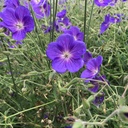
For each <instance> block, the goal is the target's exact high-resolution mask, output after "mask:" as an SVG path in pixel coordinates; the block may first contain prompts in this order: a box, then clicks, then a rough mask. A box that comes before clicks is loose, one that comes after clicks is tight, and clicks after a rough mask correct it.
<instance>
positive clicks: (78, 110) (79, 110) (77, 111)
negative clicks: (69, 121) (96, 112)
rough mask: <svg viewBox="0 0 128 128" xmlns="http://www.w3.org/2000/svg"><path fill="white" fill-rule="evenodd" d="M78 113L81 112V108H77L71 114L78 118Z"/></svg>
mask: <svg viewBox="0 0 128 128" xmlns="http://www.w3.org/2000/svg"><path fill="white" fill-rule="evenodd" d="M80 112H81V108H77V109H76V110H74V112H73V113H74V115H75V116H79V114H80Z"/></svg>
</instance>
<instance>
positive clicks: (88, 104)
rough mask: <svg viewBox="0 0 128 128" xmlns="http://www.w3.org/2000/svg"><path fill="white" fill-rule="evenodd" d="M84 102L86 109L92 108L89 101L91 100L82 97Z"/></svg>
mask: <svg viewBox="0 0 128 128" xmlns="http://www.w3.org/2000/svg"><path fill="white" fill-rule="evenodd" d="M82 103H83V108H84V109H85V110H86V109H89V108H90V103H89V101H88V100H86V99H85V98H83V99H82Z"/></svg>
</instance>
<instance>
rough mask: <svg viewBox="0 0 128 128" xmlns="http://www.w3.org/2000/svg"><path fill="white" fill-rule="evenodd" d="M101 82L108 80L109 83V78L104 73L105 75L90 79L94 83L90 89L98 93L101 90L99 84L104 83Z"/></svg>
mask: <svg viewBox="0 0 128 128" xmlns="http://www.w3.org/2000/svg"><path fill="white" fill-rule="evenodd" d="M100 82H107V83H108V80H107V79H106V77H105V76H104V75H103V76H96V77H95V78H94V79H92V80H91V81H90V83H91V84H92V85H93V87H90V88H89V90H90V91H91V92H94V93H96V92H97V91H98V90H99V86H100V85H104V84H102V83H100ZM108 84H109V83H108Z"/></svg>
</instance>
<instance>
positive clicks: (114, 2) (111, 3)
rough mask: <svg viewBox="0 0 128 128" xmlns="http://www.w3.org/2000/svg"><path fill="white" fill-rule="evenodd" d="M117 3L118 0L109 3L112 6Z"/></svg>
mask: <svg viewBox="0 0 128 128" xmlns="http://www.w3.org/2000/svg"><path fill="white" fill-rule="evenodd" d="M116 3H117V0H111V1H110V3H109V5H110V6H115V4H116Z"/></svg>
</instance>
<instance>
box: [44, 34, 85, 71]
mask: <svg viewBox="0 0 128 128" xmlns="http://www.w3.org/2000/svg"><path fill="white" fill-rule="evenodd" d="M85 51H86V46H85V43H84V42H82V41H75V40H74V38H73V37H72V36H71V35H69V34H62V35H60V36H59V37H58V39H57V40H56V42H51V43H50V44H49V45H48V48H47V50H46V54H47V56H48V58H50V59H51V60H52V68H53V69H54V70H56V71H57V72H59V73H64V72H66V71H69V72H77V71H78V70H79V69H80V68H82V67H83V65H84V61H83V59H82V55H84V53H85Z"/></svg>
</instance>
